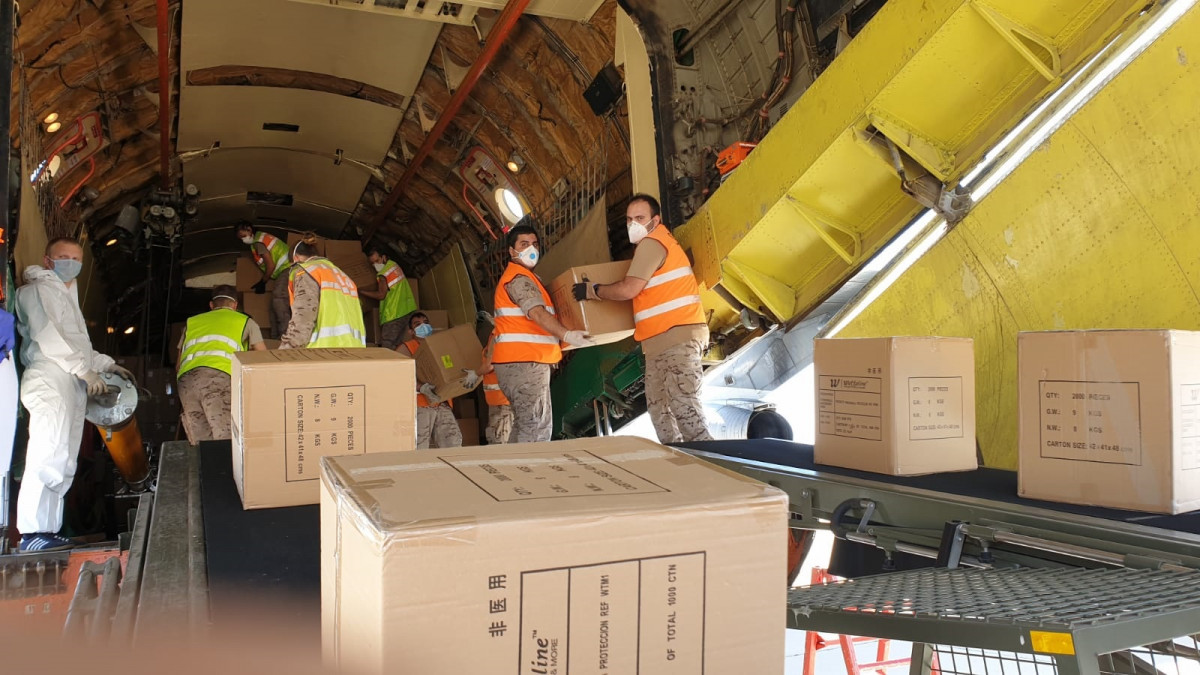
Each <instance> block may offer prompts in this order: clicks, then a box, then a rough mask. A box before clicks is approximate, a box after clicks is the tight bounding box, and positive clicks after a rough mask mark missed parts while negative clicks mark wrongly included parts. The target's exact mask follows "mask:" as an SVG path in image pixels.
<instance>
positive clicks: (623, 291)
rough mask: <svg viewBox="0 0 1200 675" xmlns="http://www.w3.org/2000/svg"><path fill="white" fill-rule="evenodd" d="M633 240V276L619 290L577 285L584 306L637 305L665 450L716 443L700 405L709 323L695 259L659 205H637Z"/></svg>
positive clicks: (644, 198)
mask: <svg viewBox="0 0 1200 675" xmlns="http://www.w3.org/2000/svg"><path fill="white" fill-rule="evenodd" d="M625 219H626V228H627V229H628V231H629V241H630V243H632V244H634V245H635V246H636V247H637V248H636V249H634V252H633V261H632V262H631V263H630V264H629V272H628V273H627V275H626V277H625V278H624V279H622V280H621V281H618V282H615V283H611V284H591V283H581V284H575V286H574V288H572V292H573V293H574V296H575V299H576V300H580V301H583V300H633V321H634V333H633V336H634V338H635V339H636V340H638V341H639V342H641V343H642V353H643V354H644V355H645V357H646V406H647V407H648V408H649V409H650V419H651V420H652V421H653V422H654V431H655V432H656V433H657V434H658V440H659V442H660V443H665V444H671V443H679V442H690V441H708V440H712V436H711V435H710V434H709V432H708V426H707V425H706V424H705V421H704V409H703V407H702V406H701V404H700V357H701V356H703V354H704V350H705V349H706V348H707V347H708V323H707V321H706V320H705V317H704V308H703V306H701V304H700V285H699V284H698V283H697V282H696V275H695V274H694V273H693V272H692V266H691V263H690V262H689V261H688V258H687V254H686V253H684V252H683V248H682V247H680V245H679V242H677V241H675V237H673V236H672V235H671V232H670V231H669V230H668V229H667V227H666V226H665V225H663V224H662V216H661V215H660V212H659V206H658V200H657V199H655V198H654V197H652V196H650V195H646V194H637V195H634V196H632V197H630V198H629V205H628V206H627V207H626V208H625Z"/></svg>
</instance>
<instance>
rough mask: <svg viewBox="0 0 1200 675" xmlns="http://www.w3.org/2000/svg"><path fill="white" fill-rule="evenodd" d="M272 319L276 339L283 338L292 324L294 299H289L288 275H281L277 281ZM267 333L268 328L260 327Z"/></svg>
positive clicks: (272, 300)
mask: <svg viewBox="0 0 1200 675" xmlns="http://www.w3.org/2000/svg"><path fill="white" fill-rule="evenodd" d="M271 319H272V320H273V321H274V322H275V332H274V336H275V339H276V340H278V339H279V338H282V337H283V333H284V331H286V330H287V327H288V324H289V323H291V322H292V299H291V298H290V297H288V283H287V275H286V274H283V273H280V275H279V278H278V279H276V280H275V290H273V291H271ZM259 328H262V329H263V333H266V332H267V331H266V328H267V326H259Z"/></svg>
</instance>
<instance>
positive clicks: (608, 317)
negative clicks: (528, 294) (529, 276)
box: [547, 260, 634, 350]
mask: <svg viewBox="0 0 1200 675" xmlns="http://www.w3.org/2000/svg"><path fill="white" fill-rule="evenodd" d="M628 272H629V261H628V260H621V261H618V262H610V263H600V264H599V265H584V266H582V267H572V268H571V269H569V270H567V271H566V272H563V273H562V274H560V275H558V276H557V277H555V278H554V280H553V281H551V282H550V286H549V288H548V289H547V290H548V291H549V292H550V299H551V300H553V301H554V309H555V312H556V313H557V314H556V316H557V317H558V320H559V321H561V322H562V325H564V326H566V327H567V328H568V329H570V330H581V331H583V332H585V333H587V334H588V335H591V336H592V338H593V339H594V340H595V341H596V344H601V345H602V344H608V343H610V342H619V341H621V340H624V339H625V338H627V337H629V336H631V335H633V328H634V326H633V303H632V302H631V301H628V300H627V301H625V302H612V301H610V300H604V301H602V302H593V301H587V300H584V301H582V302H581V301H578V300H576V299H575V296H574V295H572V292H571V288H572V287H573V286H574V285H575V284H577V283H579V282H582V281H584V280H587V281H588V282H590V283H596V284H611V283H613V282H616V281H620V280H622V279H624V278H625V275H626V274H628ZM563 349H564V350H567V349H574V347H570V346H566V347H563Z"/></svg>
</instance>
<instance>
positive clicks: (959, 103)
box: [677, 0, 1144, 328]
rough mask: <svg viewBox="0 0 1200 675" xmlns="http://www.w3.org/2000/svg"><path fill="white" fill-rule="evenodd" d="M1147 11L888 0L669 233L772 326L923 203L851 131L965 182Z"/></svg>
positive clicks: (701, 269)
mask: <svg viewBox="0 0 1200 675" xmlns="http://www.w3.org/2000/svg"><path fill="white" fill-rule="evenodd" d="M1143 4H1144V3H1143V2H1142V1H1141V0H1046V1H1045V2H1038V3H1030V2H1028V1H1027V0H924V1H920V2H918V1H917V0H893V2H889V3H888V4H887V5H886V6H885V7H884V8H883V9H882V10H881V11H880V12H879V14H878V15H876V17H875V18H874V19H873V20H872V21H871V23H869V24H868V25H867V27H866V29H864V30H863V32H862V33H860V34H859V35H858V36H857V37H856V38H855V40H854V41H853V42H852V43H851V45H850V47H849V48H848V49H847V50H846V51H845V52H844V53H842V54H841V55H840V56H839V57H838V59H837V60H835V61H834V63H833V64H832V65H831V66H830V68H829V69H828V70H826V71H825V73H823V74H822V75H821V77H820V78H819V79H818V80H817V82H816V83H814V84H813V86H812V87H810V88H809V90H808V91H806V92H805V94H804V95H803V96H802V97H801V98H800V100H799V101H798V102H797V103H796V105H795V106H793V107H792V109H791V110H790V111H789V112H788V114H787V115H785V116H784V118H783V119H782V120H780V122H779V123H778V124H776V125H775V127H774V128H773V129H772V130H771V133H770V134H768V135H767V137H766V138H765V139H764V140H763V142H762V143H761V144H759V146H758V148H756V149H755V150H754V152H753V153H751V154H750V156H749V157H748V158H747V160H746V161H745V162H743V163H742V165H741V166H740V167H739V168H738V169H737V170H736V171H735V172H734V174H733V175H732V176H730V178H729V179H728V180H727V181H726V183H725V184H724V185H723V186H722V187H721V189H720V190H718V191H717V192H716V193H715V194H714V195H713V197H712V198H711V199H710V200H709V201H708V202H707V203H705V204H704V206H703V207H701V209H700V210H699V211H698V212H697V214H696V215H695V216H694V217H693V218H692V220H691V221H690V222H689V223H687V224H686V225H685V226H684V227H682V228H680V229H679V231H678V232H677V235H678V237H679V239H680V241H681V242H682V243H683V245H684V246H685V248H689V249H690V250H691V252H692V254H693V256H694V258H695V263H696V264H695V267H696V271H697V275H698V276H699V277H700V278H701V280H702V281H704V282H705V283H706V284H707V285H708V286H709V287H713V286H715V285H716V284H718V283H721V284H722V285H724V286H726V287H727V288H729V289H730V291H731V292H732V293H734V295H736V296H737V297H738V298H739V300H741V301H742V302H743V303H744V304H746V305H748V306H750V307H754V308H758V309H760V310H761V311H764V312H766V313H769V314H771V315H774V316H775V317H776V318H778V319H780V320H789V319H791V318H793V317H794V316H797V315H800V314H803V313H805V312H807V311H808V310H810V309H811V308H813V307H814V306H816V305H817V304H818V303H819V302H821V301H822V300H823V299H824V298H825V297H826V296H827V295H828V294H829V293H830V292H831V291H832V290H834V289H835V288H836V287H837V286H838V285H839V284H840V283H841V282H842V281H844V280H845V279H847V278H848V277H849V276H850V275H851V274H853V273H854V272H855V271H856V270H857V269H858V268H859V267H860V266H861V264H862V263H863V262H864V261H865V260H866V259H867V258H868V257H870V256H871V255H872V254H874V253H875V252H876V251H878V250H879V248H880V247H881V246H882V245H884V244H885V243H886V242H887V241H888V240H889V239H890V238H891V237H892V236H893V235H895V233H896V232H898V231H899V229H900V228H901V227H902V226H903V225H905V224H906V223H908V222H909V221H910V220H911V219H912V218H913V217H914V216H915V215H916V214H917V213H918V212H919V211H920V210H921V208H922V207H921V206H920V205H919V204H918V203H917V202H916V201H915V200H913V199H912V198H911V197H909V196H908V195H906V194H905V193H904V192H902V191H901V189H900V188H901V186H900V180H899V178H898V176H897V175H896V174H895V172H894V170H893V168H892V166H891V163H890V161H889V160H888V158H887V156H886V153H885V154H884V155H882V156H881V154H880V153H879V152H878V151H877V150H871V149H868V148H866V147H864V144H863V142H862V141H861V140H859V139H860V137H861V132H863V131H866V130H868V129H869V128H871V127H875V129H876V131H877V132H878V133H879V134H883V135H885V136H887V138H890V139H891V141H893V142H894V143H896V145H897V146H899V147H900V148H902V149H904V150H905V151H906V152H907V153H908V154H910V155H911V156H913V158H915V159H916V160H917V161H918V162H920V163H921V164H923V165H924V166H925V168H926V169H928V170H929V171H931V172H933V173H934V174H935V175H936V176H938V177H940V178H949V179H953V178H956V177H958V176H961V175H962V174H963V173H964V172H965V171H967V170H968V169H969V168H970V167H971V165H972V164H973V163H974V162H975V161H976V160H977V159H978V158H979V157H980V156H981V155H982V154H983V152H985V151H986V150H987V149H988V148H989V147H990V146H991V145H992V144H993V143H994V142H995V141H996V140H997V139H998V137H999V136H1000V134H1001V133H1003V131H1004V130H1006V129H1008V128H1011V127H1012V126H1013V125H1015V124H1016V122H1017V121H1018V120H1019V119H1020V118H1021V117H1022V115H1024V114H1025V113H1026V112H1028V111H1029V110H1030V109H1031V108H1032V107H1033V106H1034V104H1036V102H1037V101H1038V100H1039V99H1040V98H1041V97H1043V96H1044V95H1045V93H1047V92H1048V91H1049V90H1050V89H1051V88H1052V87H1053V86H1055V85H1056V84H1057V82H1056V81H1054V80H1053V79H1047V77H1046V75H1045V74H1046V72H1048V71H1049V72H1050V74H1051V75H1054V76H1055V77H1057V75H1058V74H1059V73H1060V72H1068V71H1070V70H1071V69H1073V68H1074V67H1075V66H1077V65H1078V64H1079V63H1081V62H1082V61H1083V60H1084V59H1086V58H1087V57H1089V56H1090V55H1092V54H1094V53H1095V52H1096V51H1097V50H1098V49H1099V47H1100V46H1101V45H1102V44H1103V43H1104V41H1105V40H1106V39H1107V37H1108V36H1111V35H1112V34H1114V33H1115V32H1116V31H1117V30H1118V29H1120V28H1121V27H1122V26H1124V25H1125V24H1126V23H1127V21H1128V19H1129V17H1131V16H1132V15H1133V14H1134V13H1135V12H1136V10H1138V9H1140V8H1141V7H1142V5H1143ZM790 199H794V200H797V201H799V202H800V203H801V204H803V205H805V206H806V207H809V208H811V209H812V210H814V211H815V212H818V213H820V214H823V215H824V216H825V217H826V218H827V219H828V220H829V222H831V223H837V224H839V225H841V226H843V227H842V228H841V229H846V230H848V231H849V234H847V233H845V232H841V233H838V232H836V230H837V229H838V228H834V230H835V231H834V233H833V234H832V235H831V236H832V237H833V239H834V240H835V242H837V241H841V242H843V243H844V244H846V245H849V244H851V243H853V242H854V236H853V235H857V236H858V239H859V242H858V244H859V246H858V255H857V256H845V255H844V254H845V249H844V247H833V246H831V244H830V241H829V237H828V236H822V233H821V232H819V231H818V230H816V229H814V227H813V226H812V224H811V223H810V222H809V220H808V218H807V217H806V215H804V214H802V213H801V212H799V211H797V210H796V209H795V208H794V206H793V205H792V203H790V201H789V200H790ZM825 234H827V235H828V234H830V231H829V230H826V232H825ZM847 257H849V258H850V259H849V260H847V259H846V258H847ZM735 287H737V290H734V288H735ZM782 289H790V291H791V294H792V296H793V298H792V299H790V300H789V299H788V298H786V297H785V296H786V295H787V293H786V292H785V291H783V290H782ZM713 325H714V328H719V327H720V325H719V324H713Z"/></svg>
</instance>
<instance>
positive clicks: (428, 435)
mask: <svg viewBox="0 0 1200 675" xmlns="http://www.w3.org/2000/svg"><path fill="white" fill-rule="evenodd" d="M408 324H409V327H410V328H411V329H412V331H413V334H414V335H416V336H417V337H416V338H415V339H412V340H409V341H408V342H405V343H403V344H401V345H400V346H399V347H397V348H396V351H398V352H400V353H401V354H406V355H408V356H410V357H412V358H414V359H415V358H416V357H417V352H418V351H420V349H421V347H423V346H424V345H423V344H422V341H423V340H424V339H425V338H427V337H429V336H430V335H432V334H433V325H432V324H430V323H429V317H428V316H425V314H424V313H422V312H414V313H413V314H412V316H411V317H410V318H409V320H408ZM417 391H419V392H420V393H419V394H417V449H418V450H423V449H426V448H428V447H430V446H429V441H430V439H432V440H433V442H434V443H436V446H434V447H438V448H460V447H462V444H463V439H462V430H461V429H459V427H458V420H456V419H454V412H453V411H452V410H451V409H450V402H449V401H443V400H442V399H441V398H439V397H438V395H437V392H436V391H435V390H434V387H433V385H432V384H430V383H428V382H421V381H420V380H418V381H417Z"/></svg>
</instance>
